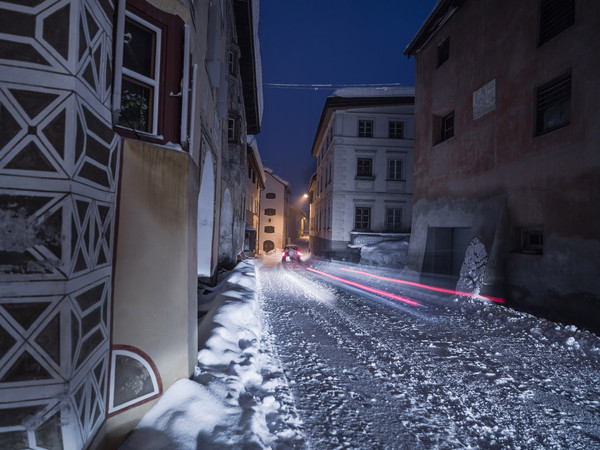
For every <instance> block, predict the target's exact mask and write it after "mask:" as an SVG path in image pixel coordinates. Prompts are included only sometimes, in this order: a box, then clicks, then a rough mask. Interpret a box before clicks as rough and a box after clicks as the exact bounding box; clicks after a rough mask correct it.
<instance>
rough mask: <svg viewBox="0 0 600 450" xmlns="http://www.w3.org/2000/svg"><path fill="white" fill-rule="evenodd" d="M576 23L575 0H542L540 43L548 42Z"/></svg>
mask: <svg viewBox="0 0 600 450" xmlns="http://www.w3.org/2000/svg"><path fill="white" fill-rule="evenodd" d="M573 23H575V0H542V1H541V2H540V30H539V36H538V45H542V44H544V43H546V42H548V41H549V40H550V39H552V38H553V37H555V36H557V35H559V34H560V33H562V32H563V31H564V30H566V29H567V28H569V27H570V26H571V25H573Z"/></svg>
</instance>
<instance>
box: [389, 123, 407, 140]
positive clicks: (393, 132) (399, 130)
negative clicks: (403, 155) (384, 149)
mask: <svg viewBox="0 0 600 450" xmlns="http://www.w3.org/2000/svg"><path fill="white" fill-rule="evenodd" d="M388 137H389V138H390V139H404V122H390V127H389V134H388Z"/></svg>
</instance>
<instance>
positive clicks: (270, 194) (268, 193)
mask: <svg viewBox="0 0 600 450" xmlns="http://www.w3.org/2000/svg"><path fill="white" fill-rule="evenodd" d="M265 197H267V198H271V199H273V198H276V197H277V195H275V193H274V192H267V193H266V195H265Z"/></svg>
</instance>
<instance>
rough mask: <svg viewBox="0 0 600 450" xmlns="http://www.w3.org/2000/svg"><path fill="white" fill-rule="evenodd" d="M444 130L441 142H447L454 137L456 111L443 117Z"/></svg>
mask: <svg viewBox="0 0 600 450" xmlns="http://www.w3.org/2000/svg"><path fill="white" fill-rule="evenodd" d="M441 122H442V130H441V135H440V141H445V140H447V139H450V138H451V137H453V136H454V111H452V112H451V113H449V114H446V115H445V116H444V117H442V120H441Z"/></svg>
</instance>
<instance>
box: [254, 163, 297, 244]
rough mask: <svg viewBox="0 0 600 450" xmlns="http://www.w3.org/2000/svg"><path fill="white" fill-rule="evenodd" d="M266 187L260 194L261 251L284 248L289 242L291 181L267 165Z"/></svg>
mask: <svg viewBox="0 0 600 450" xmlns="http://www.w3.org/2000/svg"><path fill="white" fill-rule="evenodd" d="M264 173H265V189H264V190H263V191H262V192H261V195H260V209H261V211H260V231H259V234H258V236H259V247H260V251H261V252H264V253H269V252H270V251H271V250H277V249H283V247H285V245H286V244H287V243H288V242H287V234H288V233H287V221H288V205H289V195H290V187H289V183H288V182H287V181H285V180H283V179H281V178H279V177H278V176H277V175H275V174H274V173H273V171H272V170H271V169H268V168H266V167H265V172H264Z"/></svg>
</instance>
